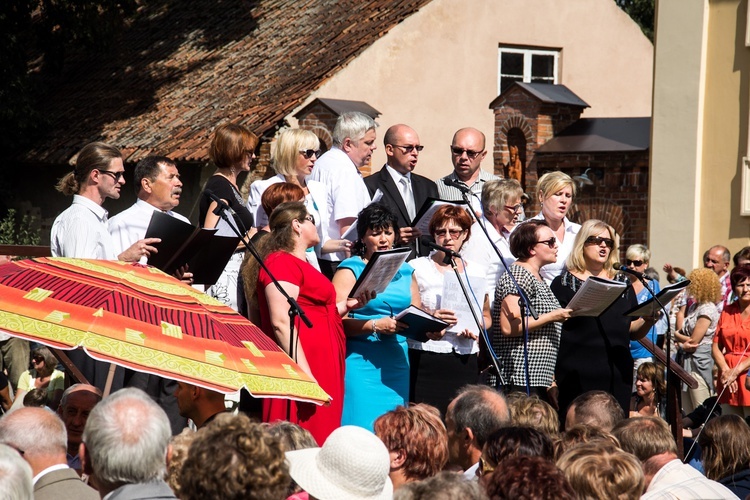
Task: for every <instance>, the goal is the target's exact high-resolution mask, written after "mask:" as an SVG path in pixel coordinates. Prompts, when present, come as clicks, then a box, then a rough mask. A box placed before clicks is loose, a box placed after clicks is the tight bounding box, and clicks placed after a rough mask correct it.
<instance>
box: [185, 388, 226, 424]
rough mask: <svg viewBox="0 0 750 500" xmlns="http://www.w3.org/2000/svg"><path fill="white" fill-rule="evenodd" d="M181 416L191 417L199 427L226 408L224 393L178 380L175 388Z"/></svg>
mask: <svg viewBox="0 0 750 500" xmlns="http://www.w3.org/2000/svg"><path fill="white" fill-rule="evenodd" d="M174 397H175V398H176V399H177V407H178V408H179V411H180V416H182V417H185V418H189V419H190V420H192V421H193V423H194V424H195V426H196V427H198V428H199V429H200V428H201V427H203V425H204V424H205V422H206V420H208V419H209V418H211V417H213V416H214V415H216V414H217V413H222V412H224V411H225V410H226V406H225V405H224V394H222V393H220V392H216V391H211V390H209V389H205V388H203V387H198V386H197V385H191V384H186V383H185V382H177V387H175V390H174Z"/></svg>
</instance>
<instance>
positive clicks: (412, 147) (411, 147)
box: [391, 144, 424, 154]
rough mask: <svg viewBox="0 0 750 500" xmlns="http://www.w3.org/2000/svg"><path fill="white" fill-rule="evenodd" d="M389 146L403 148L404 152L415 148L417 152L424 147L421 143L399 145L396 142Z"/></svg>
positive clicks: (409, 151)
mask: <svg viewBox="0 0 750 500" xmlns="http://www.w3.org/2000/svg"><path fill="white" fill-rule="evenodd" d="M391 146H393V147H396V148H401V149H403V150H404V153H406V154H409V153H411V152H412V151H414V150H415V149H416V150H417V153H419V152H420V151H422V150H423V149H424V146H422V145H419V146H399V145H398V144H391Z"/></svg>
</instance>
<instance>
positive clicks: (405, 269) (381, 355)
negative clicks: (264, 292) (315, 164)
mask: <svg viewBox="0 0 750 500" xmlns="http://www.w3.org/2000/svg"><path fill="white" fill-rule="evenodd" d="M398 234H399V227H398V223H397V222H396V216H395V215H394V214H393V212H391V210H390V209H389V208H388V207H386V206H384V205H381V204H379V203H373V204H372V205H370V206H368V207H366V208H365V209H364V210H362V211H361V212H360V213H359V216H358V218H357V237H358V241H357V242H356V243H355V245H354V249H353V252H354V253H355V256H354V257H351V258H349V259H346V260H345V261H343V262H342V263H341V264H340V265H339V267H338V269H337V271H336V274H335V275H334V277H333V286H334V288H335V289H336V299H337V300H338V298H339V297H344V298H346V297H347V296H348V295H349V292H350V291H351V289H352V287H353V286H354V284H355V283H356V281H357V279H358V278H359V276H360V275H361V274H362V271H363V270H364V268H365V266H366V265H367V262H369V260H370V259H371V258H372V255H373V253H375V252H378V251H383V250H390V249H391V248H393V245H394V243H396V242H397V241H398ZM413 272H414V269H413V268H412V267H411V266H410V265H409V264H407V263H404V264H403V265H402V266H401V268H400V269H399V271H398V272H397V273H396V275H395V276H394V277H393V280H392V281H391V283H390V284H389V285H388V287H387V288H386V289H385V291H384V292H382V293H379V294H378V295H377V297H375V298H374V299H372V300H370V301H369V302H368V303H367V305H366V306H365V307H362V308H361V309H358V310H357V311H356V312H354V311H353V312H352V313H350V314H349V317H348V318H344V333H345V334H346V374H345V376H344V413H343V416H342V418H341V425H357V426H359V427H364V428H365V429H369V430H371V431H372V430H373V424H374V422H375V419H376V418H378V417H379V416H380V415H382V414H384V413H386V412H388V411H390V410H393V409H394V408H396V407H397V406H399V405H406V404H407V402H408V401H409V356H408V354H407V345H406V338H405V337H403V336H401V335H398V332H399V331H401V330H403V329H404V328H405V327H406V325H404V324H403V323H400V322H398V321H396V320H395V319H394V318H393V317H394V316H395V315H397V314H398V313H400V312H401V311H403V310H404V309H406V308H407V307H409V305H410V304H414V305H416V306H419V305H420V300H419V291H418V290H417V291H415V290H413V289H412V279H411V275H412V273H413Z"/></svg>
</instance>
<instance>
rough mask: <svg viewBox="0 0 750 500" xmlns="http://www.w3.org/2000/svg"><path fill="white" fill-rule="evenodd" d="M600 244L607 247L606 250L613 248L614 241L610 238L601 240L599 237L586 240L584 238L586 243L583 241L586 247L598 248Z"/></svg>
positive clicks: (590, 237)
mask: <svg viewBox="0 0 750 500" xmlns="http://www.w3.org/2000/svg"><path fill="white" fill-rule="evenodd" d="M602 243H604V244H605V245H607V248H614V247H615V240H613V239H612V238H602V237H601V236H589V237H588V238H586V241H585V244H586V245H596V246H599V245H601V244H602Z"/></svg>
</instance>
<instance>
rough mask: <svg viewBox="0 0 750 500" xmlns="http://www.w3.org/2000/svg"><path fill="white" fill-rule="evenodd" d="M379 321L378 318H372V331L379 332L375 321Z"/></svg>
mask: <svg viewBox="0 0 750 500" xmlns="http://www.w3.org/2000/svg"><path fill="white" fill-rule="evenodd" d="M377 321H378V320H376V319H375V318H372V333H378V329H377V327H376V326H375V323H377Z"/></svg>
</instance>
